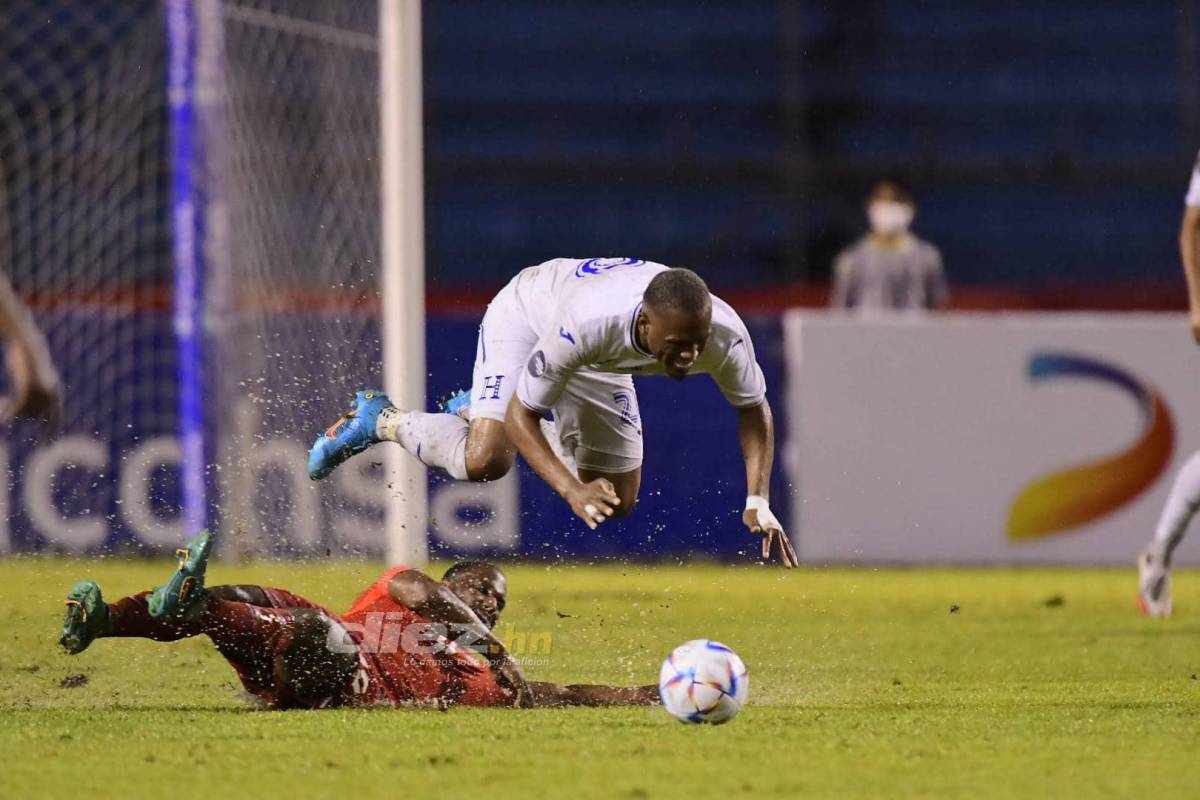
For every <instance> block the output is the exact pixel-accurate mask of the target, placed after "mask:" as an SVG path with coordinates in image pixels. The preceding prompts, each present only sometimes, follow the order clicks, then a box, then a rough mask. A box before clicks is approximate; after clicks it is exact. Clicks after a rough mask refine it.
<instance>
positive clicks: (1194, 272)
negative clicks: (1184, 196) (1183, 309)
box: [1179, 205, 1200, 344]
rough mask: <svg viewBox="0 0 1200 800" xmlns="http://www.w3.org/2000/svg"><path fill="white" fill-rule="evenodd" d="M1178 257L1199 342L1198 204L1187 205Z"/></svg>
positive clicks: (1181, 227) (1199, 243) (1199, 233)
mask: <svg viewBox="0 0 1200 800" xmlns="http://www.w3.org/2000/svg"><path fill="white" fill-rule="evenodd" d="M1179 257H1180V260H1181V261H1183V274H1184V276H1185V277H1186V278H1187V286H1188V308H1189V310H1190V312H1191V313H1190V317H1191V323H1192V336H1194V337H1195V338H1196V342H1197V344H1200V206H1192V205H1189V206H1188V207H1187V208H1186V209H1185V210H1184V212H1183V223H1182V224H1181V225H1180V228H1179Z"/></svg>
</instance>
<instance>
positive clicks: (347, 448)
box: [308, 389, 392, 481]
mask: <svg viewBox="0 0 1200 800" xmlns="http://www.w3.org/2000/svg"><path fill="white" fill-rule="evenodd" d="M391 407H392V401H391V400H388V396H387V395H386V394H384V393H383V392H380V391H378V390H376V389H363V390H362V391H360V392H359V393H358V394H356V395H355V396H354V400H353V401H352V402H351V403H350V410H349V411H347V412H346V413H345V414H343V415H342V416H341V417H340V418H339V419H338V421H337V422H335V423H333V425H331V426H330V427H329V430H327V431H325V433H323V434H321V435H320V436H318V437H317V440H316V441H315V442H313V446H312V449H310V450H309V451H308V477H310V478H312V479H313V480H314V481H319V480H321V479H322V478H324V477H325V476H326V475H328V474H329V473H331V472H333V470H334V469H336V468H337V465H338V464H341V463H342V462H343V461H345V460H346V459H348V458H350V456H355V455H358V454H359V453H361V452H362V451H363V450H366V449H367V448H368V447H370V446H371V445H373V444H375V443H376V442H378V441H379V437H378V436H376V435H375V420H376V419H378V418H379V412H380V411H383V410H384V409H385V408H391Z"/></svg>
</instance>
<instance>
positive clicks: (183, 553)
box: [146, 530, 212, 622]
mask: <svg viewBox="0 0 1200 800" xmlns="http://www.w3.org/2000/svg"><path fill="white" fill-rule="evenodd" d="M211 550H212V534H211V533H210V532H209V531H207V530H203V531H200V532H199V533H197V534H196V535H195V536H193V537H192V539H191V541H189V542H188V543H187V547H181V548H179V549H178V550H176V551H175V555H177V556H179V569H177V570H176V571H175V574H174V575H172V576H171V578H170V580H168V581H167V582H166V583H164V584H163V585H162V586H159V587H158V588H157V589H155V590H154V591H153V592H151V593H150V597H149V598H148V599H147V601H146V606H147V608H148V609H149V611H150V616H151V617H153V618H154V619H156V620H159V621H165V622H186V621H188V620H191V619H194V618H195V617H196V615H197V614H199V613H200V612H201V611H203V610H204V606H205V601H206V600H207V599H208V592H206V591H204V571H205V569H206V568H207V567H208V555H209V553H210V551H211Z"/></svg>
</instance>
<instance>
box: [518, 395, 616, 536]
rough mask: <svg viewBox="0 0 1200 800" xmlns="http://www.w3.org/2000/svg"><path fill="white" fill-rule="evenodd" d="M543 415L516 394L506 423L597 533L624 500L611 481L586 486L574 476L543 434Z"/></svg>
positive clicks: (552, 485)
mask: <svg viewBox="0 0 1200 800" xmlns="http://www.w3.org/2000/svg"><path fill="white" fill-rule="evenodd" d="M541 416H542V415H541V414H540V413H539V412H537V411H534V410H533V409H530V408H526V407H525V405H524V403H522V402H521V401H520V399H519V398H518V397H517V396H516V395H513V397H512V399H511V400H510V401H509V403H508V411H507V414H506V415H505V420H504V424H505V429H506V430H507V431H508V436H509V438H510V439H511V440H512V442H513V444H514V445H516V448H517V450H518V451H519V452H520V453H521V455H522V456H523V457H524V458H525V461H526V462H527V463H528V464H529V466H530V467H532V468H533V471H534V472H536V473H537V474H538V476H539V477H541V479H542V480H544V481H545V482H546V483H547V485H549V486H550V488H551V489H553V490H554V491H555V492H557V493H558V496H559V497H561V498H562V499H563V500H566V501H567V504H568V505H570V506H571V510H572V511H574V512H575V515H576V516H577V517H579V518H580V519H581V520H583V521H584V522H585V523H587V526H588V527H589V528H591V529H592V530H595V529H596V526H597V525H599V524H600V523H601V522H604V521H605V520H606V519H608V518H609V517H611V516H613V514H614V512H615V511H616V509H617V508H618V507H619V506H620V505H621V498H619V497H618V496H617V492H616V489H615V488H614V487H613V484H612V481H610V480H608V479H607V478H596V479H594V480H591V481H588V482H586V483H585V482H583V481H581V480H579V479H578V478H576V477H575V476H574V475H572V474H571V472H570V471H569V470H568V469H567V468H566V466H564V465H563V463H562V461H560V460H559V459H558V457H557V456H556V455H554V451H553V450H552V449H551V448H550V443H549V442H548V441H546V437H545V435H543V434H542V429H541V426H540V424H539V421H540V420H541Z"/></svg>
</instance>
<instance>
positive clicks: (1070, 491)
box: [1008, 352, 1175, 541]
mask: <svg viewBox="0 0 1200 800" xmlns="http://www.w3.org/2000/svg"><path fill="white" fill-rule="evenodd" d="M1028 374H1029V379H1030V380H1031V381H1032V382H1034V383H1039V382H1041V381H1045V380H1050V379H1056V378H1081V379H1084V380H1094V381H1100V382H1102V383H1106V384H1108V385H1110V386H1115V387H1117V388H1119V389H1122V390H1123V391H1125V392H1126V393H1127V394H1129V396H1130V397H1132V398H1133V400H1134V402H1136V403H1137V406H1138V409H1139V410H1140V411H1141V415H1142V431H1141V434H1140V435H1139V437H1138V439H1137V441H1136V442H1134V444H1133V445H1131V446H1130V447H1129V448H1127V449H1125V450H1122V451H1121V452H1119V453H1115V454H1112V455H1109V456H1105V457H1103V458H1100V459H1097V460H1095V461H1089V462H1086V463H1083V464H1078V465H1075V466H1072V467H1068V468H1066V469H1063V470H1060V471H1057V472H1053V473H1051V474H1049V475H1045V476H1043V477H1040V478H1037V479H1036V480H1034V481H1032V482H1030V483H1029V484H1028V485H1026V486H1025V487H1024V488H1023V489H1021V491H1020V492H1019V493H1018V494H1017V497H1016V499H1015V500H1014V501H1013V504H1012V508H1010V509H1009V512H1008V538H1010V539H1014V540H1017V541H1022V540H1031V539H1042V538H1045V537H1047V536H1053V535H1055V534H1059V533H1062V532H1064V531H1069V530H1072V529H1074V528H1078V527H1080V526H1082V525H1086V524H1088V523H1090V522H1093V521H1095V520H1097V519H1100V518H1101V517H1104V516H1106V515H1108V514H1111V513H1113V512H1114V511H1116V510H1117V509H1119V508H1121V507H1122V506H1124V505H1126V504H1127V503H1129V502H1130V501H1132V500H1133V499H1134V498H1135V497H1137V496H1138V495H1139V494H1141V493H1142V492H1143V491H1145V490H1146V489H1147V488H1148V487H1149V486H1150V485H1151V484H1153V483H1154V481H1155V480H1157V479H1158V477H1159V476H1160V475H1162V473H1163V470H1165V469H1166V468H1167V464H1168V463H1170V461H1171V452H1172V450H1174V446H1175V425H1174V422H1173V421H1172V419H1171V411H1170V409H1169V408H1168V407H1167V404H1166V402H1165V401H1164V400H1163V398H1162V395H1161V394H1160V393H1159V392H1158V391H1157V390H1156V389H1155V388H1154V387H1153V386H1150V385H1149V384H1147V383H1145V382H1144V381H1141V380H1139V379H1138V378H1137V377H1135V376H1133V375H1131V374H1129V373H1128V372H1125V371H1124V370H1121V369H1119V368H1117V367H1115V366H1113V365H1111V364H1107V363H1105V362H1103V361H1099V360H1096V359H1093V358H1088V357H1086V356H1080V355H1074V354H1071V353H1055V352H1044V353H1036V354H1034V355H1033V357H1032V358H1030V360H1029V366H1028Z"/></svg>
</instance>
